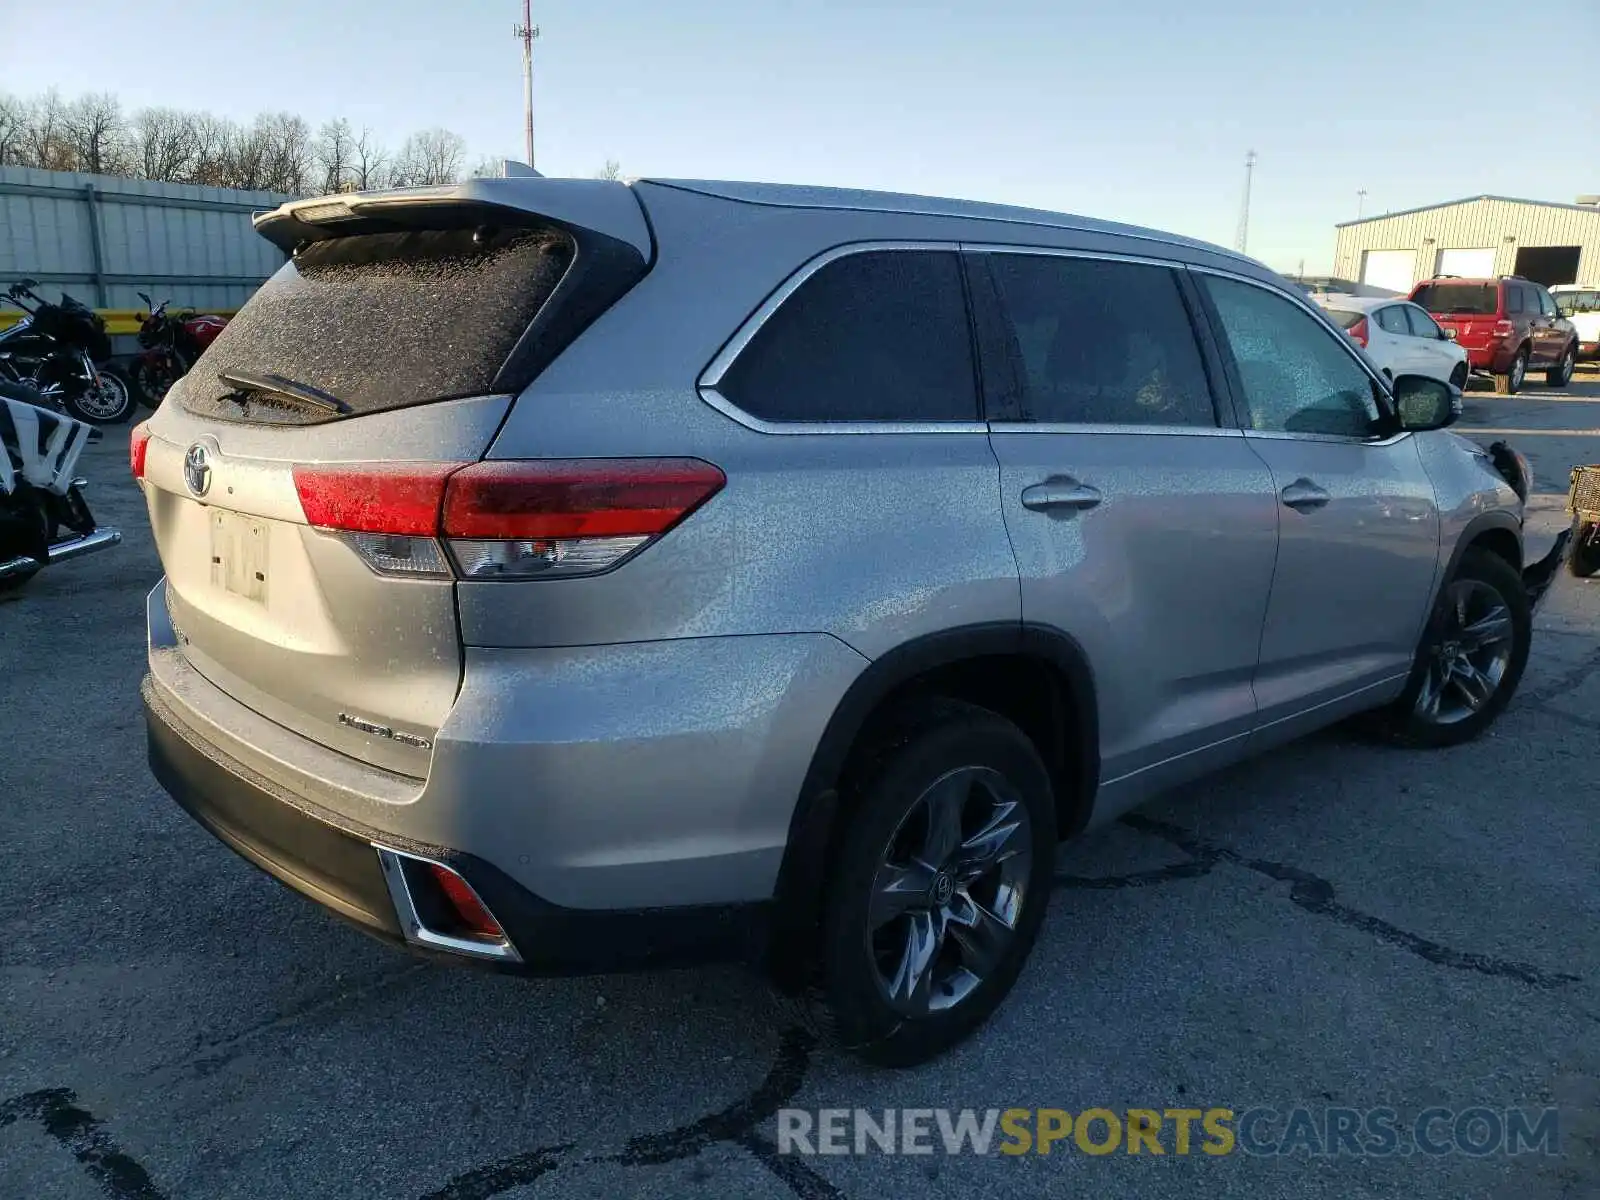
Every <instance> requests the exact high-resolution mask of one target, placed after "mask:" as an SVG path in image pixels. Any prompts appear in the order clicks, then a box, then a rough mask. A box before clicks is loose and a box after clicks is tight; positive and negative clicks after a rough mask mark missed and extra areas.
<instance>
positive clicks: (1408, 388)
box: [1393, 375, 1461, 433]
mask: <svg viewBox="0 0 1600 1200" xmlns="http://www.w3.org/2000/svg"><path fill="white" fill-rule="evenodd" d="M1393 391H1394V405H1395V410H1396V411H1397V412H1398V413H1399V415H1400V428H1401V429H1405V430H1414V431H1416V432H1419V433H1420V432H1422V431H1424V430H1428V429H1443V428H1444V427H1445V426H1447V425H1452V424H1454V423H1455V420H1456V418H1457V417H1459V416H1460V415H1461V389H1460V388H1458V387H1456V386H1455V385H1454V384H1449V383H1443V382H1441V381H1440V380H1437V379H1432V378H1429V377H1428V376H1426V375H1397V376H1396V377H1395V380H1394V387H1393Z"/></svg>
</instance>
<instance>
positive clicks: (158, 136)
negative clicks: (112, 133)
mask: <svg viewBox="0 0 1600 1200" xmlns="http://www.w3.org/2000/svg"><path fill="white" fill-rule="evenodd" d="M131 136H132V141H133V150H132V152H133V159H134V170H135V171H136V172H137V173H138V174H139V175H140V176H141V177H143V178H145V179H187V178H189V176H190V173H191V172H192V171H193V170H194V168H195V165H196V163H197V162H198V160H199V158H200V138H199V130H198V127H197V124H196V122H195V119H194V118H193V117H192V116H191V115H190V114H189V113H185V112H179V111H178V110H177V109H175V108H144V109H140V110H139V111H138V112H137V113H136V114H134V118H133V128H132V132H131Z"/></svg>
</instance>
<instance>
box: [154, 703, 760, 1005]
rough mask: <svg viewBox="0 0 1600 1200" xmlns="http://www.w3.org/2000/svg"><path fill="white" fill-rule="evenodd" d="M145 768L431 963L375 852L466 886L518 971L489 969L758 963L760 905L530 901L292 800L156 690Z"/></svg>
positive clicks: (237, 847)
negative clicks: (454, 877) (390, 851)
mask: <svg viewBox="0 0 1600 1200" xmlns="http://www.w3.org/2000/svg"><path fill="white" fill-rule="evenodd" d="M141 694H142V698H143V701H144V711H145V722H146V729H147V735H148V743H149V756H150V769H151V772H152V773H153V774H154V775H155V777H156V779H157V780H158V781H159V782H160V784H161V786H162V787H164V788H165V789H166V790H167V791H168V792H169V793H170V794H171V795H172V797H173V799H174V800H176V801H177V802H178V804H179V805H181V806H182V807H183V809H184V810H185V811H186V812H188V814H189V815H190V816H191V817H193V818H194V819H195V820H196V821H197V822H199V824H200V825H201V826H203V827H204V828H205V829H207V830H209V831H210V832H211V833H212V834H214V835H215V836H216V837H217V838H218V839H219V840H220V841H222V842H223V843H224V844H226V845H227V846H229V847H230V848H231V849H233V850H234V851H236V852H237V853H238V854H239V855H240V856H242V857H243V858H245V859H247V860H249V861H250V862H252V863H254V864H255V865H256V866H257V867H260V868H261V869H262V870H263V871H265V872H266V873H267V874H269V875H271V876H272V877H273V878H274V879H276V880H278V881H279V882H280V883H283V884H285V885H287V886H288V887H290V888H292V889H293V890H294V891H296V892H299V893H300V894H301V895H303V896H306V897H308V898H309V899H312V900H315V901H316V902H317V903H318V904H320V905H322V906H323V907H324V908H326V909H328V910H330V911H331V912H333V913H336V914H337V915H338V916H340V917H343V918H344V919H345V920H347V921H350V922H352V923H353V924H355V925H356V926H358V927H359V928H361V929H363V930H365V931H366V932H367V933H370V934H373V935H374V936H377V937H379V938H382V939H383V940H385V941H388V942H391V943H393V944H396V945H400V946H404V947H405V948H406V949H409V950H411V951H413V952H414V953H417V954H421V955H423V956H425V957H430V958H449V959H452V960H457V956H456V955H453V954H449V953H448V952H443V951H438V950H431V949H429V948H427V947H424V946H419V945H417V944H416V943H414V942H411V941H408V940H407V939H406V937H405V934H404V933H403V932H402V928H401V922H400V919H399V917H398V915H397V913H396V910H395V906H394V903H393V902H392V900H391V897H390V892H389V888H388V885H387V884H386V882H385V879H384V875H383V870H382V868H381V866H380V863H379V858H378V852H377V850H376V849H375V848H374V846H375V844H380V845H385V846H393V847H395V848H397V849H401V850H404V851H408V852H411V853H414V854H417V855H419V856H422V857H425V858H430V859H433V860H434V861H437V862H441V863H444V864H445V865H447V866H449V867H450V868H452V869H453V870H455V871H456V872H457V873H458V874H460V875H461V877H462V878H464V879H466V880H467V882H468V883H470V884H471V885H472V888H473V890H474V891H476V892H477V893H478V895H479V896H480V897H481V898H482V900H483V902H484V904H485V905H486V906H487V907H488V908H489V910H490V911H491V912H492V913H493V914H494V916H495V918H496V919H497V920H498V921H499V922H500V925H501V926H502V927H503V928H504V929H505V931H506V934H507V937H508V938H509V940H510V942H511V944H512V946H513V947H514V948H515V949H516V952H517V955H518V956H519V957H520V959H521V961H520V962H493V963H489V962H488V960H479V959H476V958H474V959H471V960H466V959H461V960H460V961H473V962H484V963H487V965H492V966H493V967H495V968H496V969H499V970H506V971H514V972H519V973H533V974H581V973H586V972H597V971H612V970H621V969H629V968H641V967H663V966H675V965H685V964H689V963H698V962H706V961H718V960H727V959H749V960H751V961H756V960H757V959H759V957H760V956H761V953H762V949H763V942H764V936H765V930H766V926H767V918H768V908H769V906H768V905H766V904H759V903H757V904H730V905H695V906H688V907H681V908H663V909H640V910H628V909H604V910H596V909H572V908H565V907H562V906H560V905H556V904H552V903H550V902H549V901H547V900H544V899H542V898H541V897H539V896H537V895H535V894H534V893H533V892H531V891H529V890H528V889H527V888H525V887H523V886H522V885H521V884H519V883H517V882H516V881H515V880H514V879H512V878H511V877H510V876H508V875H506V874H505V873H504V872H503V871H501V870H500V869H499V868H498V867H496V866H494V865H493V864H492V863H489V862H487V861H485V860H483V859H481V858H478V857H476V856H474V855H470V854H465V853H462V852H460V851H458V850H454V849H451V848H449V847H444V846H430V845H426V844H418V843H415V842H411V841H409V840H407V839H401V838H397V837H395V835H394V834H392V833H388V832H383V831H379V830H375V829H369V828H365V827H362V826H360V825H358V824H355V823H353V822H351V821H349V820H348V819H347V818H342V817H338V816H336V815H335V814H333V813H330V812H327V811H324V810H319V809H317V808H315V807H314V806H312V805H310V804H308V803H307V802H306V801H305V800H304V799H303V798H301V797H298V796H292V795H290V794H288V793H287V792H286V791H285V790H283V789H281V788H279V787H276V786H275V785H273V784H272V783H271V781H269V780H267V779H265V778H264V777H262V776H260V775H258V774H256V773H255V772H253V771H251V770H250V769H249V768H248V767H246V766H245V765H244V764H242V763H240V762H237V761H235V760H232V759H229V758H228V757H227V756H226V755H224V754H222V753H220V752H219V751H218V750H217V749H216V748H215V747H213V746H210V745H208V744H206V743H204V741H203V740H202V739H200V738H199V737H198V736H197V734H196V733H195V731H194V730H192V729H189V728H188V727H186V726H185V724H184V722H183V720H182V718H181V716H179V714H178V713H177V712H176V711H175V708H174V706H173V705H171V704H169V703H167V702H166V700H165V699H164V698H163V696H162V689H161V687H160V685H159V684H158V683H157V682H155V681H154V680H153V679H151V678H149V677H146V679H145V681H144V685H143V687H142V688H141Z"/></svg>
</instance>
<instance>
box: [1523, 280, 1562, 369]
mask: <svg viewBox="0 0 1600 1200" xmlns="http://www.w3.org/2000/svg"><path fill="white" fill-rule="evenodd" d="M1523 286H1524V288H1525V289H1526V290H1527V291H1528V293H1529V294H1530V296H1531V298H1532V302H1533V306H1534V307H1535V308H1536V309H1537V310H1538V314H1539V315H1538V316H1537V317H1536V318H1535V327H1534V334H1533V342H1534V357H1535V358H1537V359H1538V360H1539V361H1540V362H1542V363H1549V364H1550V365H1552V366H1554V365H1555V364H1556V363H1557V362H1559V361H1560V359H1561V356H1562V355H1563V354H1565V353H1566V350H1567V339H1568V336H1569V335H1568V332H1567V324H1566V322H1565V321H1563V320H1562V319H1561V315H1560V313H1558V312H1557V311H1556V302H1555V301H1554V300H1553V299H1552V298H1551V296H1550V293H1549V292H1548V291H1546V290H1545V289H1544V287H1543V286H1541V285H1540V284H1537V283H1529V284H1524V285H1523Z"/></svg>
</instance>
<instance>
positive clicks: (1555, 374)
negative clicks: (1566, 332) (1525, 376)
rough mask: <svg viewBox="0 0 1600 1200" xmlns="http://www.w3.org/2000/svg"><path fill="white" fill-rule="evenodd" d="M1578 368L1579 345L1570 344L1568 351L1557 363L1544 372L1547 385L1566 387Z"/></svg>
mask: <svg viewBox="0 0 1600 1200" xmlns="http://www.w3.org/2000/svg"><path fill="white" fill-rule="evenodd" d="M1577 369H1578V347H1577V345H1576V344H1574V345H1571V346H1568V347H1567V352H1566V353H1565V354H1563V355H1562V356H1561V357H1560V358H1559V359H1558V360H1557V361H1556V365H1555V366H1553V367H1551V368H1550V369H1549V370H1548V371H1546V372H1545V373H1544V382H1545V386H1546V387H1553V388H1564V387H1566V386H1567V384H1569V383H1571V382H1572V373H1573V372H1574V371H1576V370H1577Z"/></svg>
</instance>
